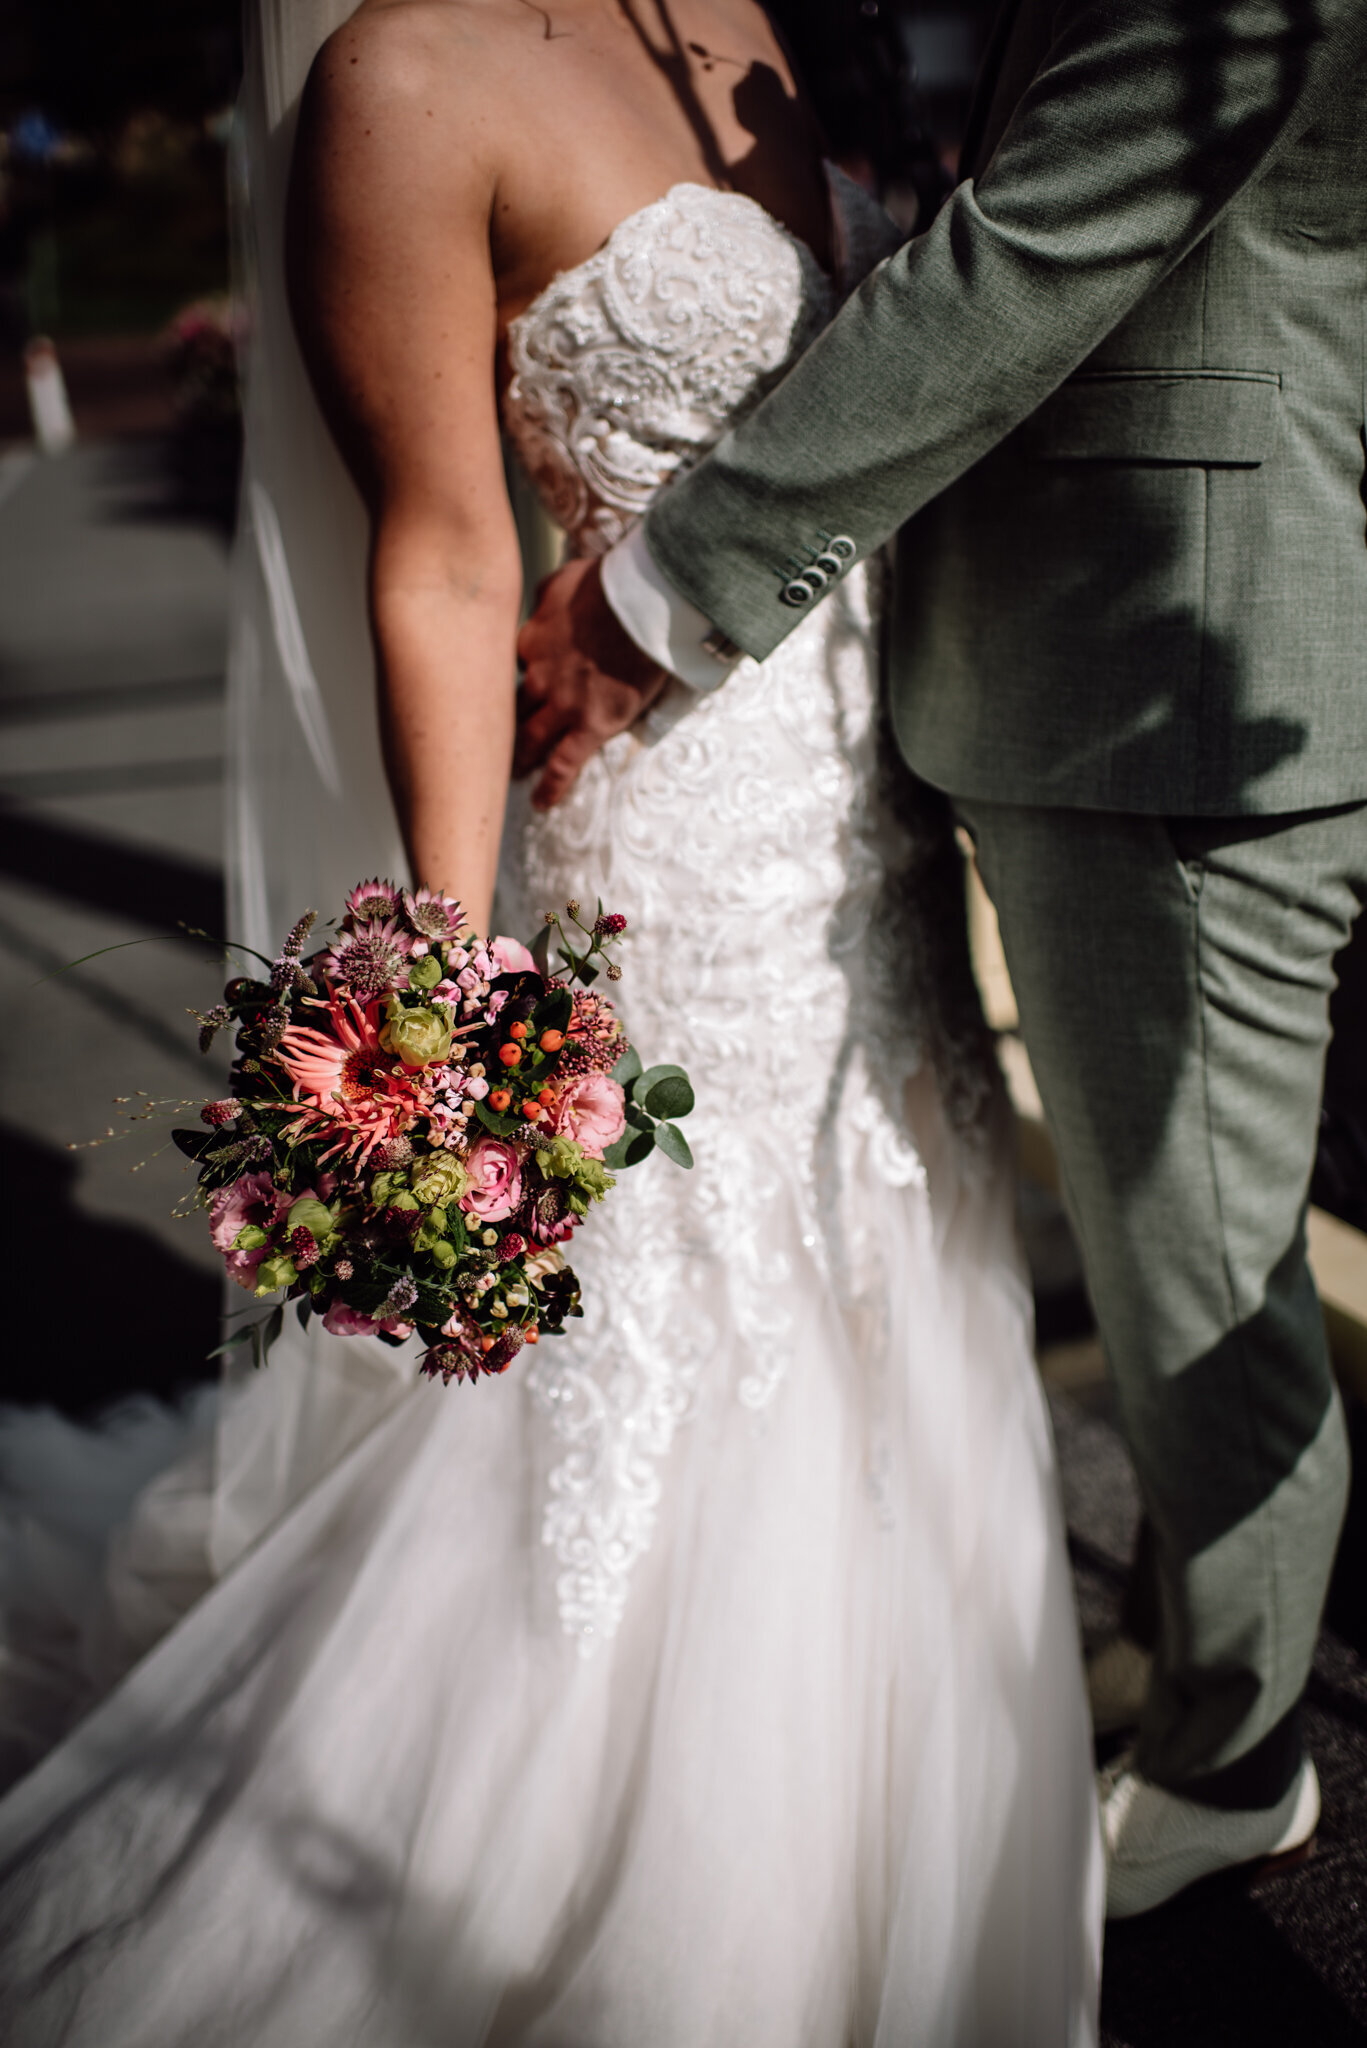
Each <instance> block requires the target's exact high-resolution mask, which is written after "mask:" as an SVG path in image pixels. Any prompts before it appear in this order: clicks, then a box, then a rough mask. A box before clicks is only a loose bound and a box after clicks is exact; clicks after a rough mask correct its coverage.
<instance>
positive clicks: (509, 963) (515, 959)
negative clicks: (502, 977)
mask: <svg viewBox="0 0 1367 2048" xmlns="http://www.w3.org/2000/svg"><path fill="white" fill-rule="evenodd" d="M489 951H490V952H491V953H492V954H493V956H494V961H495V964H496V965H497V968H498V971H499V973H500V974H535V973H536V962H535V960H533V958H532V956H531V954H530V953H529V952H528V951H527V948H526V947H525V946H524V945H521V944H520V943H519V942H518V940H516V939H490V941H489Z"/></svg>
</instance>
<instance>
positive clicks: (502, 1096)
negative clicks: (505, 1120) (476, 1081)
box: [489, 1088, 513, 1116]
mask: <svg viewBox="0 0 1367 2048" xmlns="http://www.w3.org/2000/svg"><path fill="white" fill-rule="evenodd" d="M512 1099H513V1098H512V1096H511V1095H510V1094H509V1092H508V1090H507V1089H506V1088H491V1089H490V1090H489V1107H490V1109H492V1110H496V1111H497V1112H498V1114H499V1115H500V1116H501V1115H502V1114H503V1111H504V1110H505V1109H506V1108H507V1107H508V1105H509V1103H510V1102H511V1101H512Z"/></svg>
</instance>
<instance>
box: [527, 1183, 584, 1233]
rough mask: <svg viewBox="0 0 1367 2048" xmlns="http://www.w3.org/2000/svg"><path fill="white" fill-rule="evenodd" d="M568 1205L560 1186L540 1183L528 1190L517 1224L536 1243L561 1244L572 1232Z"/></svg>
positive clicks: (572, 1223) (566, 1194) (571, 1218)
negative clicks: (524, 1228) (520, 1224)
mask: <svg viewBox="0 0 1367 2048" xmlns="http://www.w3.org/2000/svg"><path fill="white" fill-rule="evenodd" d="M569 1206H570V1204H569V1193H568V1190H567V1189H566V1188H565V1187H564V1185H563V1184H562V1183H561V1182H559V1181H544V1180H543V1181H541V1182H539V1184H538V1185H536V1186H534V1187H530V1188H528V1190H527V1197H526V1200H525V1201H524V1202H523V1205H522V1210H521V1214H520V1215H519V1217H518V1221H519V1223H522V1224H524V1225H525V1227H526V1231H527V1235H528V1236H529V1237H533V1238H535V1239H536V1242H537V1243H538V1244H558V1243H562V1242H563V1241H564V1239H565V1238H567V1237H569V1236H570V1235H571V1234H572V1232H573V1230H574V1219H573V1217H572V1216H571V1215H570V1213H569Z"/></svg>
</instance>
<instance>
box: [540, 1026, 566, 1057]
mask: <svg viewBox="0 0 1367 2048" xmlns="http://www.w3.org/2000/svg"><path fill="white" fill-rule="evenodd" d="M564 1043H565V1034H564V1032H563V1031H543V1032H542V1034H541V1050H542V1052H559V1050H560V1048H561V1046H562V1045H563V1044H564Z"/></svg>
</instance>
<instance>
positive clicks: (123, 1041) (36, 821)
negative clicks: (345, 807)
mask: <svg viewBox="0 0 1367 2048" xmlns="http://www.w3.org/2000/svg"><path fill="white" fill-rule="evenodd" d="M226 594H227V585H226V558H225V554H224V549H223V545H222V542H221V540H219V539H218V538H217V537H216V536H215V535H214V533H213V532H212V531H211V530H210V529H208V528H201V527H198V526H195V525H193V524H187V523H186V522H185V521H184V520H183V519H182V518H180V516H179V515H178V513H177V510H176V506H175V504H174V502H173V500H172V499H171V497H170V496H169V495H168V490H167V487H166V482H165V478H164V475H163V472H162V470H161V467H160V465H159V462H158V459H157V453H156V444H155V443H147V442H134V443H127V444H122V445H120V444H106V445H103V446H96V447H93V448H85V447H82V448H79V449H77V450H75V451H73V452H72V453H71V454H69V455H67V456H64V457H62V458H60V459H59V460H57V461H48V462H45V461H42V460H34V459H32V458H31V457H29V456H28V455H27V454H26V452H25V451H23V450H18V451H11V452H10V453H9V454H8V455H3V456H0V732H2V733H3V742H4V745H3V765H2V766H0V1014H2V1015H3V1018H4V1029H3V1037H2V1038H0V1043H3V1046H4V1061H3V1067H2V1068H0V1149H2V1150H3V1155H4V1156H3V1164H4V1177H5V1185H6V1188H7V1191H8V1195H9V1203H8V1208H9V1215H8V1219H7V1235H8V1250H9V1253H10V1259H11V1262H12V1263H11V1268H10V1270H11V1271H12V1272H14V1271H16V1270H17V1271H20V1272H23V1273H24V1274H25V1275H26V1276H27V1285H26V1287H25V1289H24V1290H23V1292H22V1294H21V1295H20V1297H19V1300H18V1303H17V1304H15V1308H16V1313H15V1317H14V1319H13V1320H10V1319H9V1318H8V1317H7V1322H8V1331H7V1334H8V1337H9V1340H10V1341H9V1344H8V1347H7V1352H8V1356H7V1363H6V1366H5V1371H4V1379H5V1388H6V1391H7V1392H8V1393H9V1394H10V1396H11V1397H12V1398H13V1397H16V1396H17V1397H19V1398H23V1399H37V1398H43V1397H47V1398H53V1399H58V1400H60V1401H61V1402H62V1403H63V1405H67V1406H78V1405H82V1404H85V1403H89V1402H92V1401H95V1400H97V1399H98V1398H99V1396H100V1394H101V1392H102V1390H103V1389H105V1388H106V1387H116V1386H118V1385H120V1384H127V1383H128V1380H129V1378H130V1377H131V1376H134V1375H136V1376H137V1377H141V1378H142V1379H144V1380H145V1381H146V1382H147V1383H149V1384H152V1385H154V1386H157V1387H166V1386H168V1385H170V1384H171V1383H173V1382H174V1381H175V1380H176V1379H178V1378H182V1377H185V1376H188V1375H192V1374H194V1373H195V1372H196V1371H198V1370H199V1369H200V1367H201V1362H202V1360H203V1357H204V1354H205V1353H206V1352H207V1351H208V1350H210V1349H211V1348H212V1346H213V1344H214V1343H215V1342H216V1341H217V1339H216V1336H215V1334H214V1332H215V1329H216V1320H217V1303H218V1279H217V1275H216V1273H215V1270H214V1267H215V1259H214V1255H213V1253H212V1251H211V1249H210V1247H209V1246H208V1244H207V1242H206V1241H205V1236H204V1232H203V1230H202V1228H201V1227H200V1226H199V1225H198V1224H197V1223H196V1222H193V1221H185V1222H177V1221H176V1220H175V1219H174V1217H173V1213H172V1212H173V1210H174V1207H175V1205H176V1203H177V1201H178V1200H179V1199H180V1198H181V1196H182V1195H183V1194H184V1192H185V1190H186V1188H187V1187H188V1185H189V1182H188V1178H187V1174H186V1172H185V1171H184V1168H185V1165H186V1162H184V1161H183V1160H182V1159H181V1157H180V1155H179V1154H178V1153H176V1152H175V1151H174V1150H173V1149H172V1150H167V1149H164V1148H165V1147H166V1142H167V1141H166V1138H165V1129H166V1127H167V1126H166V1124H165V1121H164V1120H163V1122H162V1123H160V1124H157V1125H147V1126H140V1127H137V1128H135V1129H134V1130H133V1131H132V1133H131V1135H129V1136H127V1137H125V1138H123V1139H122V1140H120V1141H118V1142H115V1143H109V1144H106V1145H102V1146H100V1147H98V1148H96V1149H94V1150H82V1151H78V1152H71V1151H68V1150H67V1149H65V1148H66V1147H67V1146H68V1145H69V1144H72V1143H76V1144H80V1143H81V1142H82V1141H85V1140H88V1139H90V1138H92V1137H94V1136H96V1135H97V1134H98V1133H100V1132H102V1131H104V1130H105V1129H107V1128H108V1126H109V1125H110V1123H111V1122H117V1121H118V1119H117V1118H116V1116H115V1112H114V1109H113V1098H114V1097H115V1096H119V1095H131V1094H133V1093H134V1091H136V1090H138V1089H143V1090H145V1091H146V1093H147V1094H148V1095H149V1096H151V1097H153V1098H158V1099H160V1098H168V1097H169V1098H182V1097H191V1096H194V1095H196V1094H198V1093H202V1091H203V1089H204V1086H205V1065H204V1063H202V1062H201V1060H200V1057H199V1054H198V1052H197V1051H196V1050H195V1041H194V1032H193V1027H192V1025H191V1023H190V1020H189V1018H187V1017H186V1015H185V1009H186V1006H187V1004H190V1003H197V1004H199V1005H200V1006H201V1007H202V1006H203V1005H204V1004H205V1003H206V1002H209V1001H212V1000H214V997H215V996H216V994H217V990H218V983H219V981H220V979H221V977H220V976H219V974H218V971H217V967H216V965H214V964H211V962H210V959H209V957H208V956H207V955H206V952H205V949H204V948H203V947H202V946H199V947H196V946H194V945H192V944H190V943H189V942H188V941H187V940H186V939H185V937H184V935H183V933H181V932H180V931H179V927H180V925H181V924H182V923H189V924H194V925H199V926H201V927H204V928H206V929H209V930H216V929H218V928H220V927H221V923H222V915H223V912H222V885H221V881H220V875H219V848H220V841H221V836H222V815H221V805H222V797H221V777H222V745H223V742H222V699H223V660H224V612H225V604H226ZM154 933H157V934H171V935H172V937H171V938H170V940H169V942H168V941H162V940H158V941H157V942H155V943H150V944H149V943H145V941H147V939H148V938H149V935H151V934H154ZM133 941H138V942H139V943H137V944H131V943H130V942H133ZM110 946H120V947H123V948H124V950H121V951H117V952H113V953H105V954H104V955H103V956H102V957H100V958H97V959H92V960H87V961H85V963H84V964H83V965H81V966H78V967H68V966H67V963H68V962H71V961H74V960H77V959H79V958H80V957H81V956H82V955H85V954H89V953H91V952H94V951H95V950H96V949H97V948H101V947H110ZM54 977H55V978H54ZM148 1155H152V1156H150V1157H149V1156H148ZM144 1158H146V1159H147V1164H146V1165H141V1166H140V1165H139V1162H141V1161H142V1160H143V1159H144ZM135 1167H137V1168H139V1170H137V1171H133V1170H131V1169H133V1168H135Z"/></svg>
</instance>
